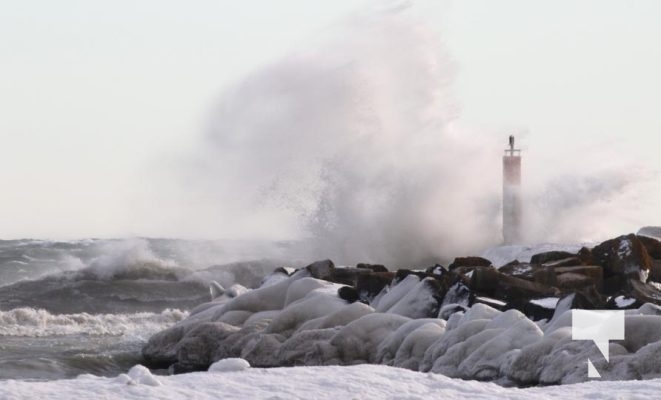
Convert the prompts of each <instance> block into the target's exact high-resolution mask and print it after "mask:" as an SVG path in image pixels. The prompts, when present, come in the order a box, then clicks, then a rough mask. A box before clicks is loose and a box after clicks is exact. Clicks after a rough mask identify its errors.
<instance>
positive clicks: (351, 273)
mask: <svg viewBox="0 0 661 400" xmlns="http://www.w3.org/2000/svg"><path fill="white" fill-rule="evenodd" d="M372 273H373V272H372V270H371V269H368V268H334V269H332V270H331V272H330V276H329V277H328V278H327V279H328V280H329V281H331V282H335V283H341V284H343V285H351V286H356V284H357V283H358V277H360V276H361V275H369V274H372Z"/></svg>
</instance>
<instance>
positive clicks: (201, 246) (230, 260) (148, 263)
mask: <svg viewBox="0 0 661 400" xmlns="http://www.w3.org/2000/svg"><path fill="white" fill-rule="evenodd" d="M291 246H292V245H291V244H288V243H263V242H236V241H231V242H206V241H205V242H203V241H198V242H195V241H183V240H163V239H130V240H101V239H89V240H79V241H71V242H53V241H41V240H10V241H0V379H38V380H44V379H45V380H48V379H61V378H70V377H75V376H77V375H79V374H82V373H91V374H96V375H104V376H113V375H117V374H118V373H120V372H124V371H126V369H127V368H129V367H131V366H132V365H134V364H136V363H139V362H140V361H141V355H140V349H141V347H142V345H143V344H144V343H145V342H146V341H147V339H149V336H150V335H151V334H153V333H155V332H157V331H159V330H161V329H164V328H165V327H167V326H170V325H172V324H174V323H176V322H177V321H179V320H181V319H182V318H184V317H185V316H186V315H187V310H189V309H190V308H192V307H194V306H195V305H197V304H200V303H202V302H204V301H207V300H208V299H209V290H208V283H209V282H210V281H211V280H216V281H218V282H219V283H221V284H222V285H231V284H232V283H235V282H236V283H241V284H242V285H244V286H247V287H255V286H257V285H258V284H259V282H260V280H261V278H262V277H263V276H264V275H265V274H266V273H267V272H268V271H270V270H272V269H274V268H275V267H276V266H280V265H282V262H279V261H274V260H275V259H278V258H282V257H283V255H284V254H285V253H288V252H289V251H290V250H291ZM265 255H266V256H268V257H270V259H269V260H267V259H264V256H265ZM241 260H257V261H241Z"/></svg>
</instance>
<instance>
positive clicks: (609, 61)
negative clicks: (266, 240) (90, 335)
mask: <svg viewBox="0 0 661 400" xmlns="http://www.w3.org/2000/svg"><path fill="white" fill-rule="evenodd" d="M399 7H405V8H409V9H410V10H409V11H408V12H411V13H414V14H415V15H416V16H417V18H419V19H420V20H421V21H423V22H424V23H425V24H426V26H428V27H430V29H431V30H432V32H434V34H435V35H438V37H439V38H440V43H442V45H443V46H444V51H445V52H446V53H447V54H448V57H449V59H450V60H451V62H452V65H453V68H454V72H453V74H452V89H451V92H452V96H453V99H454V100H453V101H454V104H455V106H456V108H457V116H456V119H455V120H454V121H453V126H454V128H453V129H457V130H462V131H467V132H473V133H476V134H478V135H485V136H489V137H500V136H502V137H503V140H502V142H503V145H505V142H506V137H507V136H508V135H509V134H510V133H514V134H516V135H517V137H518V140H519V143H520V146H521V147H522V148H523V149H524V154H525V157H526V159H525V160H526V162H525V164H524V168H527V169H526V170H524V181H525V179H526V176H528V177H529V181H530V180H531V177H537V176H548V175H550V174H552V173H554V172H555V171H564V172H567V170H568V171H569V172H571V171H572V170H573V169H583V168H585V169H586V170H587V171H589V170H590V168H591V167H593V166H595V165H598V166H608V165H611V164H612V166H613V168H616V169H617V168H619V169H621V170H622V171H624V172H623V173H624V174H629V173H631V174H633V175H635V179H634V180H642V181H644V182H646V183H645V185H644V186H645V190H641V191H639V192H636V193H635V194H633V195H632V196H634V197H636V196H637V197H643V198H644V199H643V200H644V201H643V202H642V205H638V204H637V205H636V206H632V207H631V209H630V210H629V209H627V210H625V211H626V214H627V218H625V222H623V223H622V224H621V226H618V229H619V228H622V229H631V230H635V227H636V226H639V225H640V224H641V223H644V224H661V218H660V217H657V216H656V213H655V210H654V208H655V207H654V205H655V204H656V201H657V200H658V199H661V188H659V185H658V180H657V178H656V174H657V171H659V170H661V158H659V157H658V156H657V153H658V149H659V148H661V146H660V145H661V138H660V136H659V132H661V113H659V112H658V105H659V104H661V79H659V77H658V71H661V46H659V45H658V38H661V24H658V21H659V20H660V18H661V3H660V2H658V1H654V0H638V1H617V0H582V1H568V0H561V1H526V0H503V1H498V2H495V1H488V0H482V1H478V0H466V1H456V0H455V1H451V0H447V1H431V0H427V1H413V2H392V1H389V2H382V1H373V0H371V1H368V0H358V1H356V0H351V1H350V0H336V1H332V2H331V1H327V2H309V1H303V0H283V1H278V2H273V1H256V0H252V1H241V2H238V1H204V0H197V1H192V2H186V3H184V2H178V1H167V0H159V1H150V0H145V1H140V2H135V1H127V0H117V1H106V2H89V1H82V0H62V1H58V2H49V1H45V0H41V1H40V0H26V1H21V2H10V1H1V2H0V37H2V38H3V39H2V40H0V66H1V67H0V107H1V109H2V112H1V113H0V183H1V184H2V191H1V192H0V193H1V196H0V237H1V238H6V239H7V238H20V237H38V238H82V237H118V236H134V235H143V236H182V237H221V236H222V237H231V229H228V230H225V231H222V230H214V229H200V227H199V224H198V225H191V226H181V225H180V221H181V220H182V218H183V217H185V215H186V214H187V213H188V212H189V211H190V207H194V206H195V205H194V204H186V202H185V201H170V200H171V199H172V198H180V197H181V195H180V194H178V193H175V192H176V190H173V189H172V188H167V189H165V188H164V189H163V190H161V189H160V188H161V187H162V186H161V185H160V184H159V183H162V181H163V180H167V179H168V177H167V176H168V172H167V171H171V172H172V171H176V170H177V169H178V168H179V166H180V164H181V162H182V161H181V160H182V159H186V158H187V157H190V154H195V151H197V150H196V149H198V148H199V147H200V146H204V144H203V143H204V141H203V139H202V138H203V136H204V133H205V130H206V129H207V127H208V123H209V120H210V115H211V114H212V112H213V111H212V110H214V107H215V106H216V105H217V104H218V101H219V99H221V98H222V96H223V94H224V93H225V92H226V91H227V90H229V89H231V88H232V85H235V84H236V82H240V81H241V80H242V79H244V78H245V77H246V76H250V74H252V73H254V72H255V71H259V70H260V69H261V68H264V66H267V65H269V64H271V63H274V62H276V61H278V60H281V59H283V58H285V59H286V58H287V57H288V54H290V53H292V52H301V51H305V50H306V49H311V48H312V49H313V48H314V47H315V44H316V43H318V41H319V40H321V39H320V38H324V37H326V36H329V35H332V34H333V31H334V30H335V29H336V26H337V25H338V24H339V25H341V24H342V23H343V22H342V21H344V20H345V19H346V18H347V16H351V15H353V14H354V13H356V12H359V13H365V12H366V11H365V10H377V11H376V12H379V10H384V9H397V8H399ZM368 12H370V11H368ZM498 151H500V150H498ZM484 168H487V169H488V168H491V167H489V166H484ZM496 168H499V166H497V167H496ZM164 171H165V172H164ZM180 178H181V177H180V176H177V177H173V178H172V180H178V179H180ZM529 183H530V185H529V186H530V187H535V182H529ZM182 190H185V189H182ZM536 190H541V189H540V188H536ZM161 206H162V207H164V208H165V207H167V210H165V209H164V210H162V212H161V210H160V209H159V207H161ZM206 207H207V208H208V207H209V206H208V205H207V206H206ZM614 207H615V206H614ZM616 207H618V208H619V209H620V211H621V209H622V208H623V207H624V208H626V207H627V206H626V204H624V205H623V204H617V206H616ZM604 212H609V211H608V210H605V211H604ZM182 216H183V217H182ZM207 222H208V223H209V224H214V225H222V221H216V220H214V219H213V218H209V220H208V221H207ZM233 223H235V224H236V223H238V222H236V221H234V222H233ZM228 228H232V227H228ZM258 230H259V227H257V226H254V227H253V228H252V230H251V229H247V230H246V231H245V232H244V234H245V235H249V234H250V233H251V232H252V233H254V232H255V231H258ZM262 233H263V232H262Z"/></svg>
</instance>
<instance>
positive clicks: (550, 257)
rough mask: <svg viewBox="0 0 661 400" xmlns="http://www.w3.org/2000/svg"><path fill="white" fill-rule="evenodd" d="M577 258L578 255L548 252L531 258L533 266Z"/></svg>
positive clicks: (565, 252) (564, 252)
mask: <svg viewBox="0 0 661 400" xmlns="http://www.w3.org/2000/svg"><path fill="white" fill-rule="evenodd" d="M572 257H576V254H572V253H569V252H567V251H546V252H544V253H539V254H535V255H534V256H532V257H530V263H531V264H546V263H549V262H553V261H559V260H563V259H567V258H572Z"/></svg>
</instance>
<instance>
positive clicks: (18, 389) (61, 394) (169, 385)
mask: <svg viewBox="0 0 661 400" xmlns="http://www.w3.org/2000/svg"><path fill="white" fill-rule="evenodd" d="M155 379H156V380H157V382H155V383H154V382H153V383H152V384H156V385H157V386H151V385H150V384H140V383H136V382H131V383H130V384H127V383H126V382H125V381H124V380H122V379H121V376H120V377H118V378H102V377H96V376H92V375H82V376H80V377H78V378H76V379H69V380H57V381H48V382H30V381H17V380H9V381H2V382H0V398H3V399H34V398H40V399H55V398H76V399H92V398H94V399H99V398H107V399H145V398H149V399H164V400H165V399H181V398H191V399H192V398H194V399H218V398H223V397H225V398H232V399H306V400H308V399H351V398H360V399H394V398H406V399H438V398H442V399H447V400H452V399H462V400H463V399H466V398H470V399H493V398H498V399H530V398H535V399H568V398H572V399H593V398H599V399H619V398H624V397H626V398H627V399H651V398H655V396H656V395H657V394H658V393H659V391H661V379H654V380H647V381H626V382H622V381H603V382H602V381H592V382H586V383H579V384H572V385H561V386H550V387H533V388H528V389H518V388H504V387H502V386H498V385H496V384H494V383H487V382H478V381H465V380H461V379H452V378H448V377H446V376H443V375H440V374H431V373H421V372H414V371H409V370H406V369H400V368H395V367H389V366H384V365H366V364H365V365H355V366H345V367H341V366H328V367H290V368H269V369H261V368H248V369H245V370H242V371H229V372H194V373H188V374H181V375H173V376H156V377H155Z"/></svg>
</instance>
